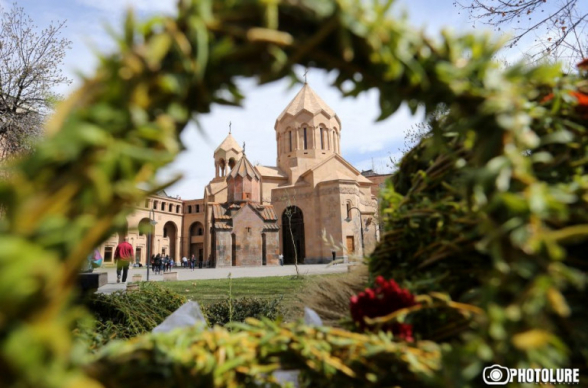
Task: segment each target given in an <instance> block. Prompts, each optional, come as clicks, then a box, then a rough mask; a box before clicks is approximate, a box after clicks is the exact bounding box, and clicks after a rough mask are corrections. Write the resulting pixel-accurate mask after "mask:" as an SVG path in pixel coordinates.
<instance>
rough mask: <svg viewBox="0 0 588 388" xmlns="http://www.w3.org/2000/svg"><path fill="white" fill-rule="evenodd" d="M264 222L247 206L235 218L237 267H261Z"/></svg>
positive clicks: (234, 231) (234, 232)
mask: <svg viewBox="0 0 588 388" xmlns="http://www.w3.org/2000/svg"><path fill="white" fill-rule="evenodd" d="M263 226H264V221H263V219H262V218H261V217H260V216H259V213H257V212H256V211H255V210H253V209H252V208H251V206H250V205H245V206H243V207H242V208H241V210H239V211H238V212H237V214H235V216H234V217H233V234H234V235H235V242H236V254H237V256H236V265H237V266H243V267H244V266H261V265H262V263H261V259H262V258H261V255H262V237H261V234H262V233H263Z"/></svg>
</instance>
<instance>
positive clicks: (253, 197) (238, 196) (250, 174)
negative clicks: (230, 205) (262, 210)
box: [227, 154, 261, 202]
mask: <svg viewBox="0 0 588 388" xmlns="http://www.w3.org/2000/svg"><path fill="white" fill-rule="evenodd" d="M260 183H261V175H259V173H258V172H257V171H256V170H255V168H254V167H253V165H252V164H251V162H249V160H248V159H247V156H245V154H243V157H242V158H241V159H240V160H239V161H238V162H237V164H236V165H235V166H234V167H233V169H232V170H231V172H230V173H229V175H228V176H227V189H228V192H227V194H228V201H229V202H245V201H246V202H260V199H261V197H260V193H261V191H260Z"/></svg>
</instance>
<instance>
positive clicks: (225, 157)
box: [214, 132, 243, 180]
mask: <svg viewBox="0 0 588 388" xmlns="http://www.w3.org/2000/svg"><path fill="white" fill-rule="evenodd" d="M242 155H243V149H242V148H241V146H239V143H237V141H236V140H235V138H234V137H233V135H232V134H231V132H229V134H228V135H227V137H226V138H225V140H223V142H222V143H221V144H220V145H219V146H218V147H217V149H216V150H215V151H214V180H225V179H226V178H227V176H228V174H229V173H230V172H231V170H232V169H233V167H235V165H236V164H237V162H238V161H239V160H240V159H241V156H242Z"/></svg>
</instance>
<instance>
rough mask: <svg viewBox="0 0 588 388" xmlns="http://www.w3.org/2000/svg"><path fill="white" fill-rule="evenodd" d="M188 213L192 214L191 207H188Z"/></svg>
mask: <svg viewBox="0 0 588 388" xmlns="http://www.w3.org/2000/svg"><path fill="white" fill-rule="evenodd" d="M188 213H192V205H188Z"/></svg>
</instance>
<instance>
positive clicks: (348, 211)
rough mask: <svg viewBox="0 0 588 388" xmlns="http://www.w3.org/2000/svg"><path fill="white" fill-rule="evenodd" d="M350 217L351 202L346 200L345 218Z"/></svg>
mask: <svg viewBox="0 0 588 388" xmlns="http://www.w3.org/2000/svg"><path fill="white" fill-rule="evenodd" d="M349 218H351V202H349V201H347V219H349Z"/></svg>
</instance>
